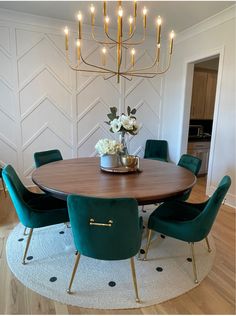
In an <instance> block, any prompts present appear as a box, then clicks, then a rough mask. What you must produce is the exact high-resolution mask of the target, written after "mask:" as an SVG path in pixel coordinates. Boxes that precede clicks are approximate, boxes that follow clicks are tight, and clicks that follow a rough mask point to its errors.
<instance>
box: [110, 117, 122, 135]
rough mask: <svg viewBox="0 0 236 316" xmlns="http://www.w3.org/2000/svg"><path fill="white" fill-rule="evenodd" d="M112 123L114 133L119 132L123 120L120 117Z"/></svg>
mask: <svg viewBox="0 0 236 316" xmlns="http://www.w3.org/2000/svg"><path fill="white" fill-rule="evenodd" d="M110 125H111V129H112V132H113V133H116V132H119V130H120V128H121V122H120V121H119V120H118V119H114V120H113V121H111V123H110Z"/></svg>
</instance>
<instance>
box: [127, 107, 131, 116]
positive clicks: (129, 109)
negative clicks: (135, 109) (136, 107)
mask: <svg viewBox="0 0 236 316" xmlns="http://www.w3.org/2000/svg"><path fill="white" fill-rule="evenodd" d="M130 112H131V108H130V106H127V114H128V116H130Z"/></svg>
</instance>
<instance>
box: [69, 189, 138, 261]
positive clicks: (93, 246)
mask: <svg viewBox="0 0 236 316" xmlns="http://www.w3.org/2000/svg"><path fill="white" fill-rule="evenodd" d="M67 204H68V212H69V218H70V223H71V227H72V232H73V236H74V242H75V246H76V249H77V250H78V251H79V253H81V254H82V255H85V256H88V257H91V258H95V259H101V260H122V259H127V258H130V257H132V256H134V255H136V254H137V252H138V251H139V249H140V245H141V230H142V220H141V219H139V216H138V204H137V201H136V200H135V199H132V198H119V199H115V198H114V199H104V198H95V197H86V196H79V195H70V196H69V197H68V199H67ZM93 221H94V222H93ZM109 221H112V223H111V226H102V225H101V226H97V225H96V223H100V224H106V225H107V224H109ZM140 227H141V228H140Z"/></svg>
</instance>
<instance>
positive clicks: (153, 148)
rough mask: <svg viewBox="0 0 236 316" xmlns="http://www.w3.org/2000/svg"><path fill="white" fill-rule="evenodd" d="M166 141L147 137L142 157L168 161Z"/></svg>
mask: <svg viewBox="0 0 236 316" xmlns="http://www.w3.org/2000/svg"><path fill="white" fill-rule="evenodd" d="M167 151H168V143H167V141H166V140H156V139H148V140H147V141H146V145H145V152H144V158H147V159H154V160H161V161H166V162H167V161H168V160H167Z"/></svg>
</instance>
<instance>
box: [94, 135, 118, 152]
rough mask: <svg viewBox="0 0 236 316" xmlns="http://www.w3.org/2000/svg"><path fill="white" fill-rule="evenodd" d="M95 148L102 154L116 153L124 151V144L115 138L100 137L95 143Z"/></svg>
mask: <svg viewBox="0 0 236 316" xmlns="http://www.w3.org/2000/svg"><path fill="white" fill-rule="evenodd" d="M95 149H96V151H97V152H98V154H99V155H100V156H102V155H115V154H117V153H119V152H121V151H122V149H123V146H122V144H121V143H118V142H116V141H115V140H113V139H107V138H104V139H100V140H99V141H98V142H97V144H96V145H95Z"/></svg>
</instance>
